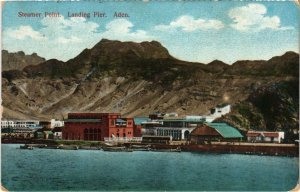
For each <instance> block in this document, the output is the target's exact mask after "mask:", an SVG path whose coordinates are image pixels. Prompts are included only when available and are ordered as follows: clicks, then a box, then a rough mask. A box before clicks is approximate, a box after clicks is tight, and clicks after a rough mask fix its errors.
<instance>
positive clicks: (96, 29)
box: [2, 1, 299, 64]
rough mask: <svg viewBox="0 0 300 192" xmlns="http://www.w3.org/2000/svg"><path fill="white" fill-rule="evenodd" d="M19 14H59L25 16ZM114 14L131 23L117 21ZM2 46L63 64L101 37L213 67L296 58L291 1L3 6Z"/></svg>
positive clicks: (295, 17)
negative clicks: (155, 47)
mask: <svg viewBox="0 0 300 192" xmlns="http://www.w3.org/2000/svg"><path fill="white" fill-rule="evenodd" d="M94 11H99V12H105V13H106V15H107V17H106V18H94V17H92V16H91V17H90V18H69V17H67V14H68V12H70V13H78V12H86V13H91V14H92V13H93V12H94ZM18 12H26V13H31V12H40V13H42V15H43V14H44V12H59V13H60V14H61V15H62V17H59V18H49V17H47V18H45V17H43V16H42V17H40V18H24V17H18ZM115 12H124V13H128V14H129V16H130V17H129V18H114V17H113V14H114V13H115ZM2 14H3V15H2V26H3V29H2V36H3V44H2V48H3V49H7V50H9V51H10V52H16V51H24V52H25V53H26V54H31V53H33V52H36V53H38V54H39V55H40V56H42V57H45V58H46V59H51V58H56V59H59V60H63V61H66V60H68V59H71V58H73V57H75V56H76V55H78V54H79V53H80V52H81V51H82V50H83V49H85V48H91V47H93V46H94V45H95V44H96V43H98V42H99V41H100V40H101V39H102V38H107V39H112V40H121V41H136V42H141V41H151V40H156V41H159V42H161V43H162V44H163V45H164V46H165V47H166V48H167V49H168V50H169V52H170V54H171V55H173V56H174V57H176V58H178V59H182V60H187V61H196V62H202V63H208V62H210V61H213V60H215V59H218V60H222V61H224V62H226V63H229V64H230V63H233V62H235V61H236V60H246V59H249V60H253V59H269V58H271V57H272V56H276V55H282V54H283V53H284V52H286V51H295V52H299V50H298V48H299V45H298V44H299V39H298V38H299V35H298V33H299V26H298V25H299V21H298V18H299V10H298V7H297V6H296V4H295V3H294V2H239V1H236V2H235V1H222V2H213V1H202V2H201V1H200V2H196V1H195V2H92V1H86V2H6V3H5V5H4V9H3V12H2Z"/></svg>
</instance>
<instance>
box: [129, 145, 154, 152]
mask: <svg viewBox="0 0 300 192" xmlns="http://www.w3.org/2000/svg"><path fill="white" fill-rule="evenodd" d="M130 149H132V150H133V151H150V150H151V146H150V145H132V146H131V147H130Z"/></svg>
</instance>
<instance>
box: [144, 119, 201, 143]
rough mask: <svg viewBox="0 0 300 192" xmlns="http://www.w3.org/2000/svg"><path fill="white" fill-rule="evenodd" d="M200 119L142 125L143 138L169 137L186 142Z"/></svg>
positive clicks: (159, 120) (158, 121) (155, 121)
mask: <svg viewBox="0 0 300 192" xmlns="http://www.w3.org/2000/svg"><path fill="white" fill-rule="evenodd" d="M201 124H203V120H202V119H178V118H176V119H158V120H152V121H147V122H143V123H142V135H143V136H151V135H152V136H171V137H172V140H174V141H180V140H188V139H189V135H190V133H191V132H192V131H193V130H194V129H195V128H196V127H197V126H199V125H201Z"/></svg>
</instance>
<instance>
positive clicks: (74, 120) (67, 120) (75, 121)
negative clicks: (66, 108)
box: [65, 119, 101, 123]
mask: <svg viewBox="0 0 300 192" xmlns="http://www.w3.org/2000/svg"><path fill="white" fill-rule="evenodd" d="M65 122H71V123H80V122H87V123H89V122H91V123H100V122H101V119H66V120H65Z"/></svg>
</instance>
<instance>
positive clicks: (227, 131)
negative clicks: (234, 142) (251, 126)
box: [207, 123, 243, 138]
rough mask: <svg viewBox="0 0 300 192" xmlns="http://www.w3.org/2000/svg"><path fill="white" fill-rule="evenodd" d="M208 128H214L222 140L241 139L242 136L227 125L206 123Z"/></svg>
mask: <svg viewBox="0 0 300 192" xmlns="http://www.w3.org/2000/svg"><path fill="white" fill-rule="evenodd" d="M207 125H208V126H209V127H212V128H214V129H215V130H216V131H217V132H219V133H220V134H221V135H222V137H224V138H242V137H243V135H242V134H241V133H240V132H239V131H238V130H237V129H236V128H234V127H232V126H230V125H228V124H227V123H207Z"/></svg>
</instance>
